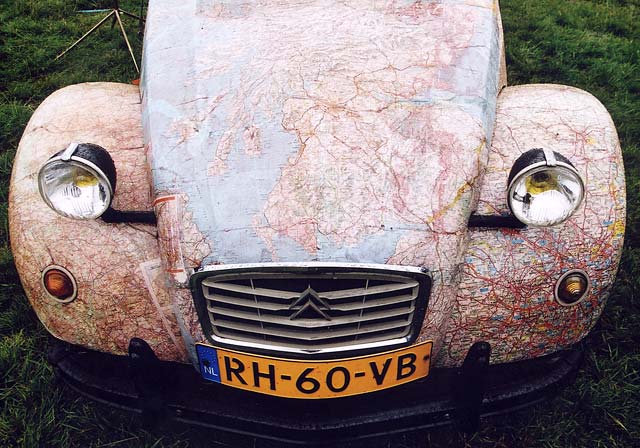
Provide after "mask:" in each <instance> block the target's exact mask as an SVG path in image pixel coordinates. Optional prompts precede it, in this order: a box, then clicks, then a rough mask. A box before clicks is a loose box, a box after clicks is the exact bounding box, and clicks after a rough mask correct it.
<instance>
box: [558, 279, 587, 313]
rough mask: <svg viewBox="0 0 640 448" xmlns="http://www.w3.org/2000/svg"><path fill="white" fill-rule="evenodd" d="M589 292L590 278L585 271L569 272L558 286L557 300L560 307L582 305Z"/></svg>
mask: <svg viewBox="0 0 640 448" xmlns="http://www.w3.org/2000/svg"><path fill="white" fill-rule="evenodd" d="M588 291H589V277H587V274H586V273H585V272H583V271H578V270H575V271H569V272H567V273H566V274H564V275H563V276H562V277H561V278H560V281H558V284H557V285H556V300H557V301H558V303H560V305H564V306H571V305H577V304H578V303H580V302H581V301H582V300H583V299H584V298H585V297H586V295H587V292H588Z"/></svg>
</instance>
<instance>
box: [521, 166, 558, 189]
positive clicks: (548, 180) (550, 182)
mask: <svg viewBox="0 0 640 448" xmlns="http://www.w3.org/2000/svg"><path fill="white" fill-rule="evenodd" d="M524 183H525V188H526V190H527V193H529V194H531V195H537V194H540V193H544V192H545V191H550V190H557V189H558V176H557V175H556V174H554V173H551V172H549V171H540V172H537V173H534V174H532V175H531V176H527V178H526V179H525V181H524Z"/></svg>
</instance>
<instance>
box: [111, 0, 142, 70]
mask: <svg viewBox="0 0 640 448" xmlns="http://www.w3.org/2000/svg"><path fill="white" fill-rule="evenodd" d="M114 11H115V14H116V19H117V20H118V25H120V31H122V37H124V41H125V42H126V43H127V48H128V49H129V54H130V55H131V59H133V65H135V66H136V71H137V72H138V73H140V69H139V68H138V63H137V62H136V57H135V56H134V55H133V49H132V48H131V44H130V43H129V38H128V37H127V32H126V31H125V30H124V25H123V24H122V20H121V19H120V13H119V12H118V10H117V9H115V10H114Z"/></svg>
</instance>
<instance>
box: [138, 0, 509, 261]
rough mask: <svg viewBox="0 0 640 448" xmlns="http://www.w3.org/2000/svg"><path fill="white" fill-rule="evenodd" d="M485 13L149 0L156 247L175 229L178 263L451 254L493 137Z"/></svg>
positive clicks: (436, 4) (492, 71)
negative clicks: (169, 215)
mask: <svg viewBox="0 0 640 448" xmlns="http://www.w3.org/2000/svg"><path fill="white" fill-rule="evenodd" d="M497 14H498V9H497V4H496V2H494V1H490V0H486V1H484V0H475V1H406V0H398V1H392V0H389V1H382V0H347V1H344V0H343V1H337V0H335V1H331V0H315V1H314V0H287V1H280V0H265V1H262V2H252V1H239V0H238V1H213V0H200V1H197V0H187V1H183V2H175V1H172V0H155V1H152V2H151V5H150V7H149V13H148V21H147V36H146V40H145V42H146V46H145V50H144V63H143V102H144V126H145V138H146V143H147V145H148V147H149V162H150V164H151V168H152V175H153V186H154V191H155V194H156V198H157V199H156V201H157V202H158V203H162V202H163V201H164V200H165V199H166V198H171V199H173V198H179V199H180V201H181V205H180V206H179V209H178V208H176V210H178V211H177V212H176V213H179V216H180V218H179V221H180V225H179V226H178V227H179V228H175V229H174V228H172V229H168V228H167V227H168V226H170V225H169V224H168V222H169V221H167V220H163V219H162V218H161V219H160V221H159V231H160V234H161V241H164V244H166V245H171V244H172V243H171V241H168V240H172V241H173V240H175V239H182V245H183V246H182V249H180V248H179V249H176V250H182V251H183V252H189V253H183V254H182V255H183V256H184V257H185V258H188V259H189V260H190V262H191V264H193V265H201V264H204V265H206V264H219V263H224V264H226V263H251V262H270V261H281V262H293V261H296V262H297V261H312V260H317V261H350V262H363V263H391V264H411V265H418V266H421V265H424V266H433V265H435V264H438V265H440V266H442V265H449V264H451V263H454V262H455V260H456V259H457V257H458V256H459V254H460V253H461V246H462V245H463V239H464V238H463V236H464V234H465V230H466V222H467V220H468V217H469V214H470V213H471V211H472V208H473V207H474V206H475V201H476V200H477V189H478V186H479V185H478V184H479V181H480V177H481V174H482V172H483V169H484V166H485V164H486V158H487V152H488V149H487V147H488V143H489V141H488V140H489V138H490V137H491V133H492V130H493V123H494V114H495V103H496V97H497V91H498V84H499V81H498V75H499V68H500V29H499V20H498V17H497ZM173 225H175V222H174V224H173ZM163 226H164V227H163ZM162 235H164V239H163V238H162ZM438 259H439V261H438Z"/></svg>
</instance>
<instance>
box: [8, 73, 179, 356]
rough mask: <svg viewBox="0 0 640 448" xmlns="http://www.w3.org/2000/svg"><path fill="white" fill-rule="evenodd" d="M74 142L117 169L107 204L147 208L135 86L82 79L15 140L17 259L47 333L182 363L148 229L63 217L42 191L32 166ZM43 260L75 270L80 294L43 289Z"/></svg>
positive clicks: (12, 215)
mask: <svg viewBox="0 0 640 448" xmlns="http://www.w3.org/2000/svg"><path fill="white" fill-rule="evenodd" d="M73 141H75V142H89V143H95V144H98V145H100V146H102V147H104V148H106V149H107V150H108V151H109V153H110V154H111V156H112V158H113V159H114V162H115V164H116V169H117V172H118V184H117V187H116V195H115V197H114V202H113V205H114V208H117V209H122V210H147V211H148V210H151V209H152V206H151V198H150V194H151V193H150V184H149V175H148V168H147V163H146V154H145V148H144V144H143V136H142V124H141V104H140V95H139V91H138V88H137V87H136V86H132V85H126V84H112V83H91V84H80V85H74V86H70V87H66V88H64V89H61V90H59V91H57V92H55V93H54V94H52V95H51V96H50V97H48V98H47V99H46V100H45V101H44V102H43V103H42V105H41V106H40V107H39V108H38V110H36V112H35V113H34V115H33V117H32V118H31V120H30V122H29V124H28V126H27V128H26V130H25V132H24V135H23V137H22V140H21V142H20V146H19V148H18V152H17V155H16V158H15V162H14V167H13V174H12V179H11V188H10V195H9V225H10V234H11V245H12V250H13V254H14V259H15V264H16V266H17V269H18V272H19V274H20V278H21V281H22V284H23V286H24V289H25V291H26V294H27V296H28V297H29V300H30V302H31V304H32V306H33V308H34V309H35V311H36V314H37V315H38V317H39V318H40V320H41V321H42V323H43V324H44V325H45V327H46V328H47V330H48V331H49V332H50V333H52V334H53V335H55V336H56V337H58V338H59V339H63V340H65V341H67V342H70V343H73V344H80V345H83V346H85V347H89V348H94V349H98V350H101V351H107V352H111V353H116V354H121V353H126V352H127V347H128V344H129V341H130V339H131V338H133V337H140V338H143V339H145V340H146V341H147V342H149V344H150V345H151V346H152V347H153V348H154V350H155V352H156V353H157V354H158V356H160V357H161V358H163V359H167V360H181V361H185V360H186V359H187V355H186V351H185V346H184V342H183V339H182V336H181V334H180V330H179V324H178V322H177V320H176V317H175V314H174V312H173V304H172V299H171V296H170V295H169V291H168V289H167V287H166V286H165V277H164V271H163V269H162V268H161V263H160V254H159V249H158V243H157V231H156V227H155V226H151V225H131V224H107V223H105V222H103V221H102V220H100V219H96V220H88V221H80V220H74V219H69V218H65V217H62V216H60V215H58V214H57V213H55V212H54V211H52V210H51V209H50V208H49V207H47V206H46V204H45V203H44V201H43V200H42V198H41V197H40V194H39V192H38V185H37V178H38V171H39V169H40V167H41V166H42V165H43V164H44V162H45V161H46V160H47V159H48V158H49V157H51V156H52V155H53V154H55V153H56V152H58V151H60V150H61V149H64V148H65V147H66V146H67V145H68V144H69V143H70V142H73ZM50 265H58V266H62V267H64V268H66V269H67V270H68V271H70V272H71V273H72V274H73V275H74V277H75V280H76V282H77V285H78V295H77V298H76V299H75V300H74V301H72V302H71V303H67V304H63V303H59V302H58V301H56V300H55V299H53V298H51V297H50V296H48V295H47V294H46V293H45V291H44V288H43V286H42V285H41V273H42V271H43V269H45V268H46V267H47V266H50Z"/></svg>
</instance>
